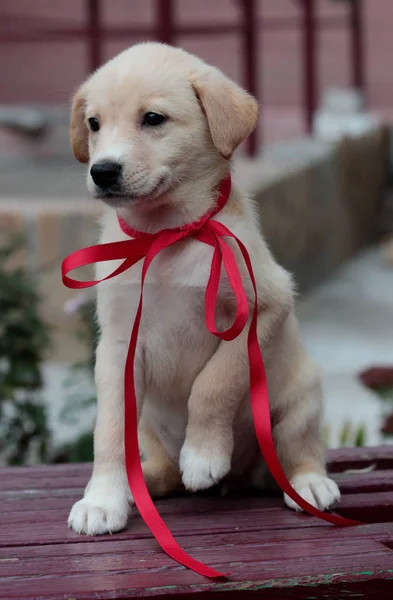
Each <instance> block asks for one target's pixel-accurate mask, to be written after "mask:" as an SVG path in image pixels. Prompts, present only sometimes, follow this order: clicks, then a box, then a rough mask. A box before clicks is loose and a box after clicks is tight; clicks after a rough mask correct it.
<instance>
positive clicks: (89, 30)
mask: <svg viewBox="0 0 393 600" xmlns="http://www.w3.org/2000/svg"><path fill="white" fill-rule="evenodd" d="M105 1H106V0H85V6H86V25H85V26H83V27H64V28H58V27H54V26H51V25H50V24H45V23H42V21H41V22H37V21H34V22H31V21H30V22H29V21H25V22H23V24H22V23H21V22H19V24H18V25H16V24H15V23H14V24H13V23H12V20H11V21H8V22H5V25H3V26H1V25H0V44H1V43H5V42H6V43H18V42H32V43H33V42H51V41H68V42H70V43H72V42H73V41H76V40H79V41H80V40H84V41H85V42H86V43H87V45H88V61H87V64H86V71H92V70H94V69H96V68H97V67H98V66H99V65H100V64H101V63H102V61H103V44H104V42H105V41H106V40H119V39H127V38H129V37H130V36H138V37H143V36H146V37H148V38H151V37H152V36H153V37H155V39H157V40H159V41H162V42H165V43H168V44H176V41H177V39H178V37H179V36H180V35H181V36H184V35H186V36H212V35H214V36H216V35H218V34H220V35H225V34H229V33H231V34H233V33H237V34H238V35H239V36H240V37H241V40H242V44H241V54H242V56H241V59H242V67H241V68H242V78H243V81H242V83H243V85H244V87H245V88H246V89H247V90H248V91H249V92H250V93H252V94H253V95H254V96H255V97H256V98H257V99H258V100H259V102H260V105H261V108H262V111H263V76H262V73H263V70H262V69H261V68H260V67H261V65H260V63H261V56H260V52H259V48H260V43H261V38H262V36H263V33H264V31H265V30H270V31H271V30H290V29H293V28H297V29H299V30H300V34H301V38H302V51H301V56H300V57H299V59H300V61H301V63H302V81H301V83H300V85H301V86H302V98H303V103H302V104H303V111H304V121H305V126H306V128H307V130H308V131H309V130H310V128H311V123H312V116H313V114H314V111H315V109H316V108H317V104H318V93H319V85H318V65H317V59H318V40H319V33H320V31H321V30H322V29H324V30H326V29H336V28H340V27H341V28H342V27H345V28H347V30H348V32H349V40H350V44H349V52H350V64H351V82H350V83H351V85H353V86H354V87H356V88H359V89H360V90H362V91H364V88H365V73H364V42H363V11H362V8H363V7H362V4H363V0H341V1H344V2H345V3H346V4H347V5H348V8H347V15H346V17H345V18H344V19H343V18H337V17H324V18H323V19H320V18H318V16H317V12H316V3H315V1H314V0H293V1H294V2H295V3H296V4H297V5H298V9H299V11H298V16H296V17H288V18H285V17H277V18H276V17H269V18H267V17H264V16H262V17H261V18H258V16H257V12H260V10H258V11H257V8H258V9H260V6H261V4H262V2H263V0H234V1H236V3H237V5H238V9H239V15H240V18H239V19H238V20H237V21H236V22H235V23H233V24H222V23H218V22H216V23H213V24H210V25H207V24H203V25H198V24H195V25H179V24H178V23H177V20H176V6H175V1H174V0H155V14H154V22H153V23H152V24H149V25H148V26H143V25H137V26H124V27H107V26H106V25H105V23H104V20H103V15H102V8H103V4H104V2H105ZM262 14H263V13H262ZM261 145H262V140H261V131H255V132H254V134H253V135H251V136H250V138H249V139H248V142H247V151H248V153H249V154H250V155H251V156H254V155H255V154H256V153H257V150H258V148H260V147H261Z"/></svg>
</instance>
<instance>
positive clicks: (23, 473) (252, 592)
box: [0, 446, 393, 600]
mask: <svg viewBox="0 0 393 600" xmlns="http://www.w3.org/2000/svg"><path fill="white" fill-rule="evenodd" d="M329 460H330V469H331V471H332V472H334V473H335V477H336V478H337V480H338V481H340V485H341V489H342V492H343V500H342V503H341V505H340V509H339V512H340V514H343V515H345V516H348V517H349V516H350V517H352V518H355V519H359V520H362V521H367V523H368V524H365V525H361V526H357V527H350V528H344V529H339V528H336V527H334V526H332V525H329V524H326V523H323V522H320V521H318V520H317V519H314V518H312V517H308V516H307V515H299V514H295V513H293V512H291V511H289V510H288V509H285V508H284V507H283V502H282V499H281V498H280V497H262V496H257V495H256V496H253V497H251V496H242V497H238V496H227V497H225V498H221V497H219V496H218V495H215V494H214V493H210V494H205V495H198V496H192V497H179V498H172V499H168V500H163V501H161V502H158V503H157V504H158V506H159V509H160V512H161V514H162V515H163V517H164V518H165V520H166V522H167V523H168V525H169V526H170V528H171V530H172V532H173V533H174V534H175V535H176V537H177V539H178V541H179V542H180V543H181V544H182V546H183V547H184V548H185V549H186V550H188V551H189V552H191V553H192V555H193V556H194V557H195V558H197V559H199V560H202V561H205V562H207V563H208V564H209V565H211V566H214V567H216V568H218V569H219V570H221V571H223V572H231V573H232V577H231V580H230V581H229V582H226V583H213V582H211V581H209V580H205V579H203V578H202V577H200V576H198V575H196V574H195V573H193V572H191V571H188V570H186V569H184V568H183V567H180V566H179V565H177V564H176V563H174V562H173V561H172V560H171V559H169V558H168V557H167V556H166V555H164V554H163V552H162V551H161V550H160V549H159V548H158V547H157V545H156V543H155V541H154V540H153V539H152V538H151V535H150V533H149V531H148V530H147V529H146V527H145V525H144V524H143V523H142V521H141V520H140V518H139V517H138V516H135V517H134V518H133V520H132V523H131V524H130V527H129V529H128V530H127V531H125V532H123V533H120V534H116V535H113V536H102V537H97V538H87V537H83V536H78V535H77V534H75V533H73V532H72V531H69V530H67V527H66V518H67V513H68V511H69V509H70V507H71V505H72V503H73V502H74V501H75V500H76V499H78V498H79V497H80V496H81V493H82V488H83V487H84V485H85V483H86V481H87V477H88V474H89V471H90V466H89V465H75V464H71V465H58V466H39V467H30V468H17V467H15V468H8V469H3V470H0V499H1V511H0V522H1V527H0V599H1V600H11V599H13V600H22V599H34V600H93V599H94V600H97V599H101V600H106V599H108V600H109V599H112V600H114V599H117V600H119V599H126V598H127V599H128V598H152V597H156V596H157V597H161V598H169V597H172V596H173V597H175V596H176V598H178V599H183V600H184V599H185V598H188V597H191V596H192V595H195V596H196V597H200V598H210V599H214V600H219V599H220V598H228V600H229V599H230V598H232V597H234V598H235V597H236V598H239V599H242V598H246V597H250V598H252V597H256V598H275V599H277V598H281V599H288V598H302V599H308V600H314V599H317V598H324V599H325V600H326V599H336V600H341V599H344V598H375V599H377V600H383V599H388V598H389V599H392V598H393V524H392V521H393V446H384V447H380V448H370V449H356V450H349V449H348V450H336V451H332V452H330V455H329ZM367 467H370V469H371V468H372V469H371V470H370V469H369V470H367V469H366V468H367ZM358 469H365V470H364V471H363V472H359V471H358V472H357V473H354V472H353V470H358ZM351 471H352V472H351Z"/></svg>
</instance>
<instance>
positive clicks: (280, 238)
mask: <svg viewBox="0 0 393 600" xmlns="http://www.w3.org/2000/svg"><path fill="white" fill-rule="evenodd" d="M388 150H389V132H388V130H387V129H385V128H380V129H377V130H375V131H374V132H373V133H370V134H367V135H365V136H363V137H361V138H358V139H345V140H343V141H342V142H340V143H339V144H328V143H322V142H319V141H316V140H312V139H303V140H297V141H293V142H288V143H285V144H280V145H278V146H276V147H273V148H271V149H268V150H267V151H266V152H265V153H264V155H263V156H262V157H261V158H260V159H258V160H257V161H247V160H244V159H241V160H240V159H239V160H238V161H237V162H236V164H235V178H236V181H237V182H238V183H239V184H240V185H241V187H243V189H245V190H247V191H248V192H250V193H252V194H253V196H254V198H255V202H256V203H257V205H258V208H259V213H260V219H261V225H262V229H263V232H264V235H265V237H266V239H267V241H268V243H269V245H270V247H271V249H272V251H273V253H274V254H275V256H276V257H277V259H278V261H279V262H280V263H281V264H283V265H284V266H285V267H286V268H288V269H289V270H290V271H292V272H293V274H294V276H295V278H296V281H297V283H298V287H299V289H300V291H304V290H307V289H310V288H311V287H313V286H315V285H316V284H318V283H319V282H321V281H323V280H324V279H325V278H326V277H328V276H329V275H330V274H331V273H332V272H333V271H334V269H335V268H336V267H337V266H338V265H340V264H341V263H343V262H344V261H345V260H347V259H348V258H350V257H351V256H352V255H353V254H354V253H355V252H356V251H357V249H358V248H359V247H361V246H362V245H363V244H365V243H367V242H368V241H370V240H371V239H372V238H373V237H374V236H375V227H374V226H375V222H376V215H377V212H378V208H379V204H380V200H381V195H382V194H381V193H382V190H383V187H384V184H385V179H386V174H387V164H388ZM51 176H52V178H53V173H52V175H51ZM99 212H100V211H99V206H98V205H95V204H94V203H92V202H91V201H90V202H89V201H88V200H86V198H82V197H81V198H80V199H78V198H76V197H75V196H74V197H73V198H69V199H64V200H59V199H56V200H50V199H45V200H39V199H34V198H30V197H29V198H25V199H23V198H18V199H15V198H14V197H11V196H8V197H3V198H0V222H1V225H4V226H5V228H6V229H7V230H9V229H15V230H20V231H22V232H24V234H25V236H26V239H27V251H26V252H25V253H23V254H22V255H21V256H20V257H18V261H19V262H21V263H23V264H27V265H28V266H29V267H30V269H31V270H32V271H33V272H36V273H37V275H38V277H39V282H40V289H41V294H42V298H43V303H42V314H43V316H44V318H45V319H46V320H47V322H48V323H49V325H50V326H51V327H52V330H53V349H52V352H51V359H53V360H60V361H75V360H77V359H79V358H81V357H82V356H83V352H84V350H83V348H81V345H80V343H79V342H78V341H77V340H75V339H74V336H73V331H74V330H75V328H76V326H77V320H76V318H75V317H71V316H69V315H67V314H65V312H64V303H65V302H66V300H67V299H69V298H70V297H72V296H73V294H74V293H73V292H72V291H71V290H68V289H66V288H64V287H63V285H62V283H61V278H60V263H61V260H62V258H64V256H66V255H67V254H69V253H70V252H72V251H74V250H76V249H78V248H81V247H83V246H87V245H90V244H92V243H94V241H95V237H96V230H97V217H98V215H99ZM3 236H4V231H3V232H2V231H1V228H0V244H1V241H2V237H3Z"/></svg>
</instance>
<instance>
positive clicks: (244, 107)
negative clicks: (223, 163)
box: [191, 69, 259, 158]
mask: <svg viewBox="0 0 393 600" xmlns="http://www.w3.org/2000/svg"><path fill="white" fill-rule="evenodd" d="M191 84H192V87H193V89H194V92H195V94H196V96H197V98H198V100H199V102H200V104H201V106H202V108H203V110H204V112H205V114H206V118H207V121H208V124H209V129H210V134H211V136H212V140H213V142H214V145H215V146H216V148H217V150H218V151H219V152H220V154H222V156H224V158H230V157H231V156H232V153H233V151H234V150H235V149H236V148H237V147H238V146H239V144H241V142H243V141H244V140H245V139H246V137H247V136H248V135H249V134H250V133H251V132H252V130H253V129H254V128H255V126H256V124H257V123H258V115H259V108H258V104H257V102H256V100H255V99H254V98H253V97H252V96H250V94H248V93H247V92H246V91H244V90H243V89H242V88H241V87H240V86H238V85H237V84H236V83H234V82H233V81H231V80H230V79H228V77H226V76H225V75H223V73H221V71H219V70H218V69H209V70H208V71H205V72H204V73H200V74H195V75H193V76H192V78H191Z"/></svg>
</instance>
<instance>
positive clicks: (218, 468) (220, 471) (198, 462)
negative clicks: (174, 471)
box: [179, 440, 231, 492]
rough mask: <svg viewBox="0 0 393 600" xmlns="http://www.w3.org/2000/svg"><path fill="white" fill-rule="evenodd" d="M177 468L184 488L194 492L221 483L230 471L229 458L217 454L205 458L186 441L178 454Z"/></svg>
mask: <svg viewBox="0 0 393 600" xmlns="http://www.w3.org/2000/svg"><path fill="white" fill-rule="evenodd" d="M179 466H180V471H181V474H182V480H183V484H184V486H185V487H186V489H188V490H190V491H192V492H196V491H197V490H206V489H208V488H210V487H212V486H213V485H215V484H216V483H218V482H219V481H221V479H223V477H225V475H227V474H228V473H229V471H230V468H231V457H230V456H225V455H217V454H212V455H210V456H208V455H206V456H205V455H203V454H202V453H201V452H200V451H198V450H196V449H195V448H193V447H192V446H190V445H189V443H188V442H187V440H186V441H185V442H184V445H183V448H182V449H181V452H180V460H179Z"/></svg>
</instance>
